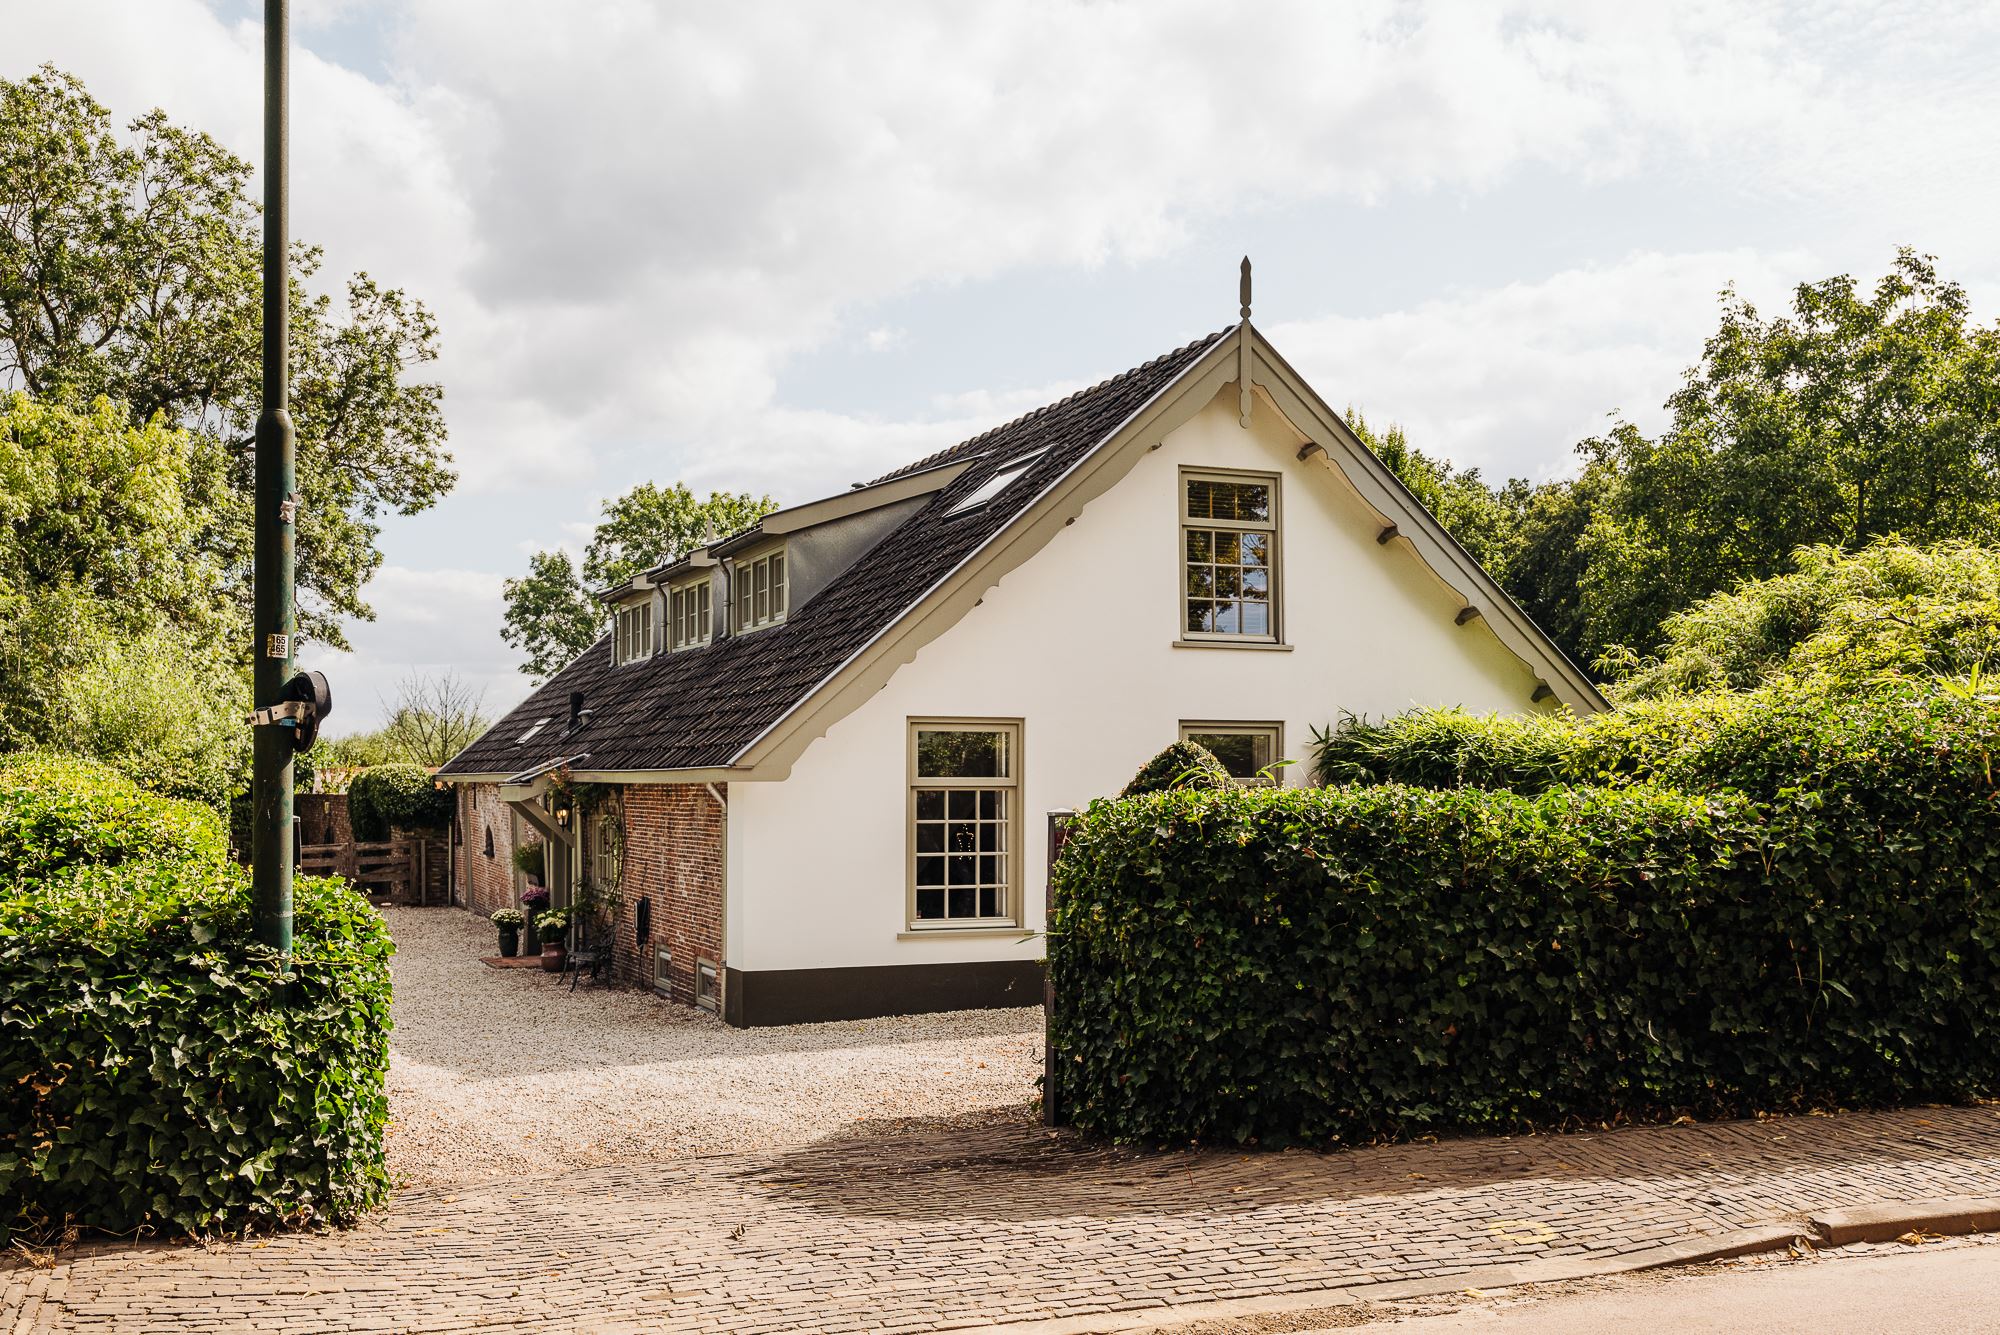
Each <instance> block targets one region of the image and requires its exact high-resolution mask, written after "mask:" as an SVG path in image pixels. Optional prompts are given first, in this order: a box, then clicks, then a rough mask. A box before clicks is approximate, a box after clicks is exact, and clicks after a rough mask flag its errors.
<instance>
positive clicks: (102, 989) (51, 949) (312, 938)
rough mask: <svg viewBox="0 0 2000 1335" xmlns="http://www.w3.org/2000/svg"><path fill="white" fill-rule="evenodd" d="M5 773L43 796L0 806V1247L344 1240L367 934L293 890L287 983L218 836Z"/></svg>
mask: <svg viewBox="0 0 2000 1335" xmlns="http://www.w3.org/2000/svg"><path fill="white" fill-rule="evenodd" d="M10 772H12V773H14V774H15V775H16V776H17V780H18V776H19V775H21V774H23V773H26V774H32V775H34V776H37V777H39V778H40V779H42V780H45V781H46V785H47V786H46V788H45V789H44V790H43V791H41V792H40V793H39V795H38V797H37V798H36V800H34V801H27V800H24V799H21V798H19V796H18V794H17V795H16V799H15V800H14V801H13V802H12V803H11V804H9V803H5V802H0V848H12V849H27V850H29V851H30V853H31V854H32V856H25V857H17V859H16V862H15V864H14V865H10V866H7V867H4V868H0V1200H4V1201H6V1202H7V1204H8V1208H7V1209H6V1210H5V1211H4V1213H0V1234H4V1233H6V1232H8V1231H10V1230H14V1229H25V1230H28V1231H30V1232H37V1231H41V1230H44V1229H51V1228H59V1227H60V1226H62V1225H64V1224H65V1223H69V1224H75V1225H79V1226H83V1227H90V1228H98V1229H104V1230H107V1231H110V1232H120V1233H122V1232H129V1231H131V1230H135V1229H139V1228H142V1227H147V1228H151V1229H154V1230H158V1231H163V1232H168V1233H181V1232H187V1233H211V1232H218V1231H228V1230H235V1229H241V1228H247V1227H255V1226H261V1225H266V1224H302V1223H318V1222H346V1221H348V1220H351V1219H352V1218H354V1217H355V1216H356V1215H357V1214H358V1213H359V1212H360V1211H361V1210H363V1209H365V1208H366V1207H368V1206H369V1205H371V1204H373V1203H375V1202H376V1201H378V1200H380V1199H381V1198H382V1197H383V1195H384V1194H385V1193H386V1191H387V1188H388V1174H387V1168H386V1165H385V1161H384V1158H383V1146H382V1133H383V1129H384V1127H385V1125H386V1121H387V1115H388V1106H387V1100H386V1095H385V1093H384V1082H385V1079H386V1076H387V1072H388V1055H389V1054H388V1032H389V967H388V961H389V955H390V953H391V950H392V949H393V947H392V945H391V943H390V940H389V935H388V930H387V928H386V927H385V925H384V924H383V922H382V919H381V918H380V916H379V915H377V914H376V913H375V911H374V910H373V909H372V908H370V907H369V905H368V903H367V901H366V900H365V899H364V898H362V897H361V896H360V895H358V894H356V893H355V892H354V891H352V890H350V889H348V888H347V886H346V885H345V883H344V882H340V881H334V880H320V879H312V878H303V879H300V880H299V881H298V882H296V883H295V886H294V910H295V928H294V943H295V944H294V952H293V956H292V964H291V970H290V972H289V973H284V974H281V972H280V966H279V961H278V960H277V958H276V957H275V956H274V955H273V954H272V953H271V952H270V951H268V950H266V949H265V948H264V947H262V946H260V945H258V944H257V943H256V942H255V941H254V940H253V939H252V936H251V931H250V894H249V880H248V876H247V874H246V873H245V872H244V871H243V870H242V869H241V868H239V867H236V866H234V865H233V864H231V863H229V862H228V861H227V850H226V846H225V843H224V841H223V839H222V836H221V828H220V825H219V822H217V821H216V820H215V818H214V816H213V814H212V813H209V812H207V811H205V810H203V809H199V808H195V809H194V810H198V811H200V813H201V815H202V816H203V817H204V820H203V821H199V822H190V821H189V820H188V819H187V816H188V812H189V808H188V804H185V803H177V802H173V801H171V800H169V799H165V798H155V797H149V796H146V795H144V794H139V795H137V796H136V797H134V796H133V795H132V794H131V793H127V792H125V791H124V790H121V789H117V788H115V787H107V785H106V782H105V779H104V775H103V773H102V772H101V771H100V769H99V767H96V766H90V765H86V764H71V763H68V762H55V761H48V760H45V759H37V760H36V761H35V762H33V764H32V765H29V766H25V767H22V766H16V767H14V768H13V769H12V770H11V771H10ZM107 794H108V796H107ZM52 832H53V833H52ZM51 848H53V849H55V850H57V853H59V854H60V856H57V854H52V853H49V852H48V851H47V850H49V849H51Z"/></svg>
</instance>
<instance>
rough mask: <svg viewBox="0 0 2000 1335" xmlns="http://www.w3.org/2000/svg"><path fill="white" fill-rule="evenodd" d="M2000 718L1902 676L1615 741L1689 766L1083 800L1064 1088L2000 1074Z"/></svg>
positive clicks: (1957, 1090)
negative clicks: (1697, 728)
mask: <svg viewBox="0 0 2000 1335" xmlns="http://www.w3.org/2000/svg"><path fill="white" fill-rule="evenodd" d="M1584 731H1585V733H1586V736H1588V735H1589V730H1587V729H1586V730H1584ZM1502 733H1503V739H1504V740H1509V741H1511V740H1512V739H1513V738H1514V737H1517V736H1519V735H1520V734H1518V733H1511V732H1506V730H1504V729H1503V730H1502ZM1531 735H1532V736H1541V735H1542V734H1539V733H1537V734H1531ZM1639 749H1640V748H1634V751H1635V752H1637V751H1638V750H1639ZM1996 751H2000V726H1996V724H1995V718H1994V714H1993V713H1992V712H1991V711H1989V710H1988V709H1986V708H1985V707H1984V706H1982V705H1979V704H1976V703H1971V702H1965V701H1960V700H1955V699H1952V698H1950V697H1949V696H1944V695H1926V694H1922V693H1920V692H1916V691H1913V690H1903V691H1890V692H1884V693H1880V694H1877V695H1874V696H1871V697H1868V698H1865V699H1858V700H1850V701H1843V702H1838V703H1827V702H1813V701H1796V702H1792V703H1790V704H1784V703H1779V702H1768V703H1767V704H1766V706H1765V707H1764V708H1762V709H1759V710H1751V711H1744V712H1741V713H1736V712H1730V713H1729V715H1728V717H1726V718H1723V719H1721V720H1719V721H1717V722H1716V723H1715V725H1714V726H1713V727H1712V728H1711V729H1709V730H1708V731H1707V732H1705V733H1702V734H1700V735H1699V736H1698V737H1697V738H1696V740H1695V742H1694V743H1693V744H1688V745H1683V744H1681V743H1679V742H1676V743H1675V744H1674V745H1672V746H1667V747H1664V748H1653V749H1651V750H1650V751H1647V752H1646V754H1647V759H1646V761H1645V763H1644V765H1643V766H1635V767H1634V768H1638V769H1640V770H1642V771H1643V772H1642V774H1641V775H1640V776H1639V777H1642V778H1658V777H1662V776H1666V775H1671V776H1672V777H1674V778H1676V779H1678V780H1679V781H1681V782H1682V783H1683V784H1684V785H1686V786H1685V787H1684V788H1683V789H1682V790H1680V791H1675V790H1671V789H1667V788H1664V787H1661V786H1658V785H1657V784H1655V783H1651V782H1639V781H1636V780H1635V778H1634V777H1633V775H1632V774H1631V773H1630V772H1629V771H1627V772H1625V773H1624V777H1623V778H1622V779H1621V781H1620V782H1619V783H1617V784H1615V785H1611V786H1598V787H1552V786H1547V785H1546V784H1543V785H1542V790H1541V791H1535V792H1526V793H1522V792H1510V791H1504V790H1498V789H1484V788H1475V787H1456V788H1418V787H1411V786H1405V785H1402V784H1382V785H1376V786H1360V785H1355V786H1342V787H1333V788H1324V789H1306V790H1302V789H1282V790H1248V791H1243V790H1238V791H1231V792H1221V793H1166V794H1158V795H1154V796H1147V797H1139V798H1133V799H1127V800H1122V801H1116V802H1100V803H1097V804H1094V805H1093V806H1092V807H1090V808H1089V809H1088V810H1087V811H1085V812H1084V813H1083V814H1082V815H1081V817H1080V818H1079V819H1078V820H1077V822H1076V824H1075V826H1074V827H1073V831H1072V834H1071V837H1070V840H1069V842H1068V844H1067V846H1066V848H1065V850H1064V852H1063V855H1062V858H1061V860H1060V861H1059V863H1058V866H1057V869H1056V904H1055V917H1054V921H1053V924H1052V929H1051V932H1050V944H1049V969H1050V973H1051V976H1052V978H1053V980H1054V982H1055V985H1056V990H1057V995H1058V1006H1057V1010H1056V1016H1055V1020H1054V1028H1053V1039H1054V1041H1055V1043H1056V1045H1057V1047H1058V1049H1059V1051H1060V1053H1061V1054H1062V1056H1063V1058H1064V1061H1063V1063H1062V1068H1061V1069H1062V1071H1063V1077H1062V1079H1063V1091H1062V1093H1063V1097H1064V1098H1065V1100H1066V1102H1067V1104H1068V1106H1069V1108H1070V1109H1071V1113H1072V1116H1073V1117H1074V1119H1075V1120H1076V1121H1077V1123H1078V1124H1080V1125H1082V1126H1085V1127H1087V1128H1090V1129H1094V1130H1097V1131H1100V1132H1105V1133H1108V1134H1111V1135H1114V1136H1117V1137H1120V1138H1126V1139H1140V1140H1165V1139H1182V1138H1189V1137H1194V1138H1202V1139H1223V1140H1235V1141H1259V1142H1262V1143H1267V1144H1269V1143H1287V1142H1295V1141H1299V1142H1309V1143H1325V1142H1329V1141H1337V1140H1347V1141H1352V1140H1356V1139H1363V1138H1372V1137H1378V1136H1384V1135H1404V1134H1412V1133H1417V1132H1421V1131H1424V1130H1429V1129H1442V1128H1477V1129H1488V1130H1500V1129H1509V1128H1518V1127H1523V1126H1528V1125H1547V1124H1555V1123H1561V1122H1565V1121H1568V1120H1570V1119H1578V1118H1582V1119H1589V1120H1593V1121H1596V1120H1609V1119H1617V1118H1627V1117H1630V1118H1649V1117H1660V1116H1670V1115H1675V1114H1679V1113H1683V1112H1685V1113H1692V1114H1694V1115H1697V1116H1724V1115H1735V1114H1743V1113H1748V1112H1752V1111H1761V1110H1770V1111H1776V1110H1785V1109H1798V1108H1803V1107H1811V1106H1822V1105H1829V1104H1869V1103H1887V1102H1897V1101H1908V1100H1914V1099H1930V1098H1954V1097H1962V1096H1970V1095H1993V1094H2000V970H1996V969H1995V967H1994V963H1993V961H1994V957H1995V951H1996V948H2000V887H1996V878H1997V877H2000V791H1996V788H1995V786H1994V781H1993V778H1992V776H1991V775H1990V773H1989V767H1990V764H1991V757H1992V756H1993V755H1994V753H1995V752H1996ZM1521 753H1522V752H1521V750H1502V749H1501V748H1493V750H1492V751H1490V752H1488V753H1487V754H1488V755H1491V754H1500V755H1502V756H1503V757H1505V758H1507V761H1508V763H1509V764H1510V765H1516V766H1518V765H1519V760H1518V757H1519V755H1520V754H1521ZM1574 753H1575V751H1574V749H1572V751H1571V754H1574ZM1543 754H1546V752H1544V753H1543ZM1564 763H1567V762H1564ZM1542 764H1543V762H1542V761H1539V760H1538V761H1537V762H1536V769H1535V770H1533V771H1532V772H1534V773H1540V772H1543V771H1542V770H1541V768H1540V767H1541V765H1542ZM1520 772H1521V771H1520V770H1519V769H1518V768H1517V769H1515V770H1513V771H1512V772H1511V773H1510V777H1518V775H1519V773H1520ZM1493 773H1494V769H1492V768H1489V769H1487V770H1486V771H1485V772H1484V773H1483V774H1482V777H1488V778H1490V777H1492V776H1493ZM1522 786H1523V787H1530V786H1533V785H1530V784H1526V783H1523V784H1522Z"/></svg>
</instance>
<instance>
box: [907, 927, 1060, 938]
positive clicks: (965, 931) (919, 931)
mask: <svg viewBox="0 0 2000 1335" xmlns="http://www.w3.org/2000/svg"><path fill="white" fill-rule="evenodd" d="M1033 935H1034V933H1033V932H1032V931H1029V930H1028V929H1027V928H1025V927H912V928H910V929H909V930H908V931H905V932H898V933H896V939H897V940H898V941H928V940H932V939H935V938H937V937H944V938H946V939H948V940H952V941H963V940H965V939H967V938H968V937H971V938H979V937H995V936H1013V937H1026V936H1033Z"/></svg>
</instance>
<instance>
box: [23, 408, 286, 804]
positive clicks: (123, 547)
mask: <svg viewBox="0 0 2000 1335" xmlns="http://www.w3.org/2000/svg"><path fill="white" fill-rule="evenodd" d="M224 467H225V463H224V461H223V459H222V458H221V457H220V454H219V451H218V450H217V449H216V447H215V446H214V445H213V444H212V443H210V442H206V441H204V440H202V439H200V438H198V437H196V436H193V435H191V434H190V433H188V432H185V431H181V430H177V429H174V428H170V427H168V426H166V425H164V424H163V423H161V422H159V421H158V420H154V421H152V422H149V423H147V424H145V425H144V426H134V425H132V423H131V422H130V420H129V418H128V416H127V414H126V412H125V410H124V408H123V406H122V405H119V404H116V403H114V402H112V401H111V400H109V399H104V398H99V399H97V400H95V401H93V402H92V403H91V404H90V405H88V406H85V407H75V406H70V405H67V404H60V403H54V404H52V403H43V402H39V401H37V400H35V399H32V398H30V397H29V396H28V395H26V394H22V393H19V392H12V393H4V394H0V750H4V749H8V748H12V747H21V746H46V747H54V748H58V749H61V750H66V751H73V752H76V753H79V754H83V755H91V756H96V757H98V758H100V759H102V760H105V761H108V762H109V763H111V764H113V765H115V766H117V767H118V768H119V769H121V770H123V771H125V772H126V773H127V774H129V775H131V776H132V777H133V778H134V779H136V780H138V781H139V782H141V783H144V784H146V785H147V786H149V787H153V788H156V789H158V790H160V791H163V792H168V793H171V794H174V795H175V796H181V797H191V798H196V799H199V800H202V801H207V802H210V803H212V804H214V805H217V806H221V805H223V804H224V803H225V802H226V801H227V798H228V796H229V793H230V792H231V791H232V789H233V788H234V786H235V785H236V783H237V781H238V780H239V779H240V777H241V774H242V770H243V766H244V765H245V764H246V763H247V761H248V756H249V741H250V732H249V729H247V728H245V727H244V726H243V725H242V720H241V716H240V713H241V705H242V701H243V698H244V689H245V685H246V683H245V682H244V679H243V672H242V655H241V650H240V646H241V644H242V642H243V633H242V624H243V623H242V618H241V613H240V610H239V609H238V608H237V607H236V605H235V604H234V603H233V602H232V601H231V600H229V599H228V598H227V597H226V596H225V595H224V593H223V590H222V586H221V580H220V577H219V573H218V571H217V570H216V569H215V567H214V565H213V562H212V560H211V559H210V557H209V556H208V554H207V553H206V552H204V550H203V548H202V544H201V543H200V542H199V541H198V537H199V534H200V532H201V530H202V526H203V514H202V509H201V505H200V499H201V498H202V497H203V496H204V495H206V494H208V493H210V492H212V491H213V490H214V489H215V487H216V486H218V485H220V484H219V482H218V478H219V476H220V474H221V473H222V472H223V471H224Z"/></svg>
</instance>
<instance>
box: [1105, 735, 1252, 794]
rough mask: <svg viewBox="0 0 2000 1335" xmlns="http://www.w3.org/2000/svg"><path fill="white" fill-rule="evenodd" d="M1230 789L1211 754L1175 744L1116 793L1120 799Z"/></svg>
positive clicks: (1202, 748) (1226, 776) (1190, 745)
mask: <svg viewBox="0 0 2000 1335" xmlns="http://www.w3.org/2000/svg"><path fill="white" fill-rule="evenodd" d="M1229 785H1230V778H1229V769H1228V767H1227V766H1225V765H1224V764H1223V763H1222V762H1221V761H1220V760H1218V759H1217V758H1216V755H1215V752H1213V751H1211V750H1209V749H1208V748H1207V747H1205V746H1202V745H1200V744H1198V743H1196V742H1175V743H1174V744H1173V745H1172V746H1169V747H1168V748H1167V749H1166V750H1164V751H1162V752H1160V754H1158V755H1156V756H1154V757H1153V758H1152V759H1151V760H1149V761H1147V762H1146V763H1145V764H1143V765H1141V766H1139V772H1138V773H1137V774H1135V775H1133V776H1132V782H1130V783H1128V784H1126V785H1125V786H1124V788H1122V789H1120V790H1119V793H1118V795H1119V796H1120V797H1137V796H1138V795H1139V794H1141V793H1166V792H1172V791H1174V790H1176V789H1182V788H1186V789H1197V790H1199V789H1216V788H1227V787H1229Z"/></svg>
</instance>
